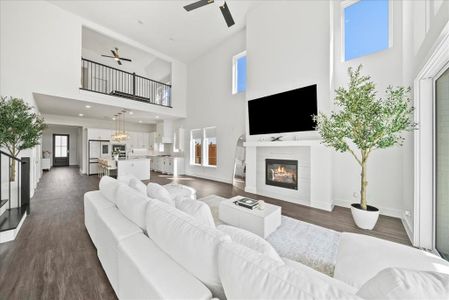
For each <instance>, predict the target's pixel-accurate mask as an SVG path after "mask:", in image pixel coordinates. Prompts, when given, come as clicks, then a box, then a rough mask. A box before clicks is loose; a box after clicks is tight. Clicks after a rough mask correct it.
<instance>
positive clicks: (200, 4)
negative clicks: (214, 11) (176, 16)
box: [184, 0, 235, 27]
mask: <svg viewBox="0 0 449 300" xmlns="http://www.w3.org/2000/svg"><path fill="white" fill-rule="evenodd" d="M212 3H214V0H200V1H197V2H194V3H191V4H189V5H186V6H184V9H185V10H187V11H191V10H194V9H197V8H200V7H203V6H205V5H208V4H212ZM220 10H221V13H222V14H223V17H224V19H225V21H226V24H227V25H228V27H231V26H232V25H234V24H235V22H234V19H233V18H232V15H231V12H230V11H229V8H228V5H227V4H226V1H225V2H223V5H221V6H220Z"/></svg>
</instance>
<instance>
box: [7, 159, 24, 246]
mask: <svg viewBox="0 0 449 300" xmlns="http://www.w3.org/2000/svg"><path fill="white" fill-rule="evenodd" d="M12 165H14V168H12V167H11V166H12ZM29 213H30V159H29V158H28V157H23V158H21V159H19V158H17V157H13V156H11V155H9V154H8V153H5V152H3V151H0V243H4V242H9V241H12V240H14V239H15V238H16V236H17V234H18V233H19V230H20V227H21V226H22V224H23V222H24V220H25V218H26V216H27V214H29Z"/></svg>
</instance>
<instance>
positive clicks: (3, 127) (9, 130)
mask: <svg viewBox="0 0 449 300" xmlns="http://www.w3.org/2000/svg"><path fill="white" fill-rule="evenodd" d="M45 128H46V125H45V124H44V119H43V118H42V117H41V116H39V115H38V114H36V113H34V112H33V108H32V107H31V106H30V105H29V104H27V103H25V102H24V101H23V100H22V99H19V98H13V97H9V98H6V97H1V98H0V147H2V148H4V149H6V150H7V151H8V152H9V154H11V155H12V156H14V157H17V156H18V155H19V152H20V151H22V150H25V149H29V148H33V147H34V146H37V145H39V141H40V138H41V136H42V131H43V130H44V129H45ZM10 172H11V178H10V180H11V181H14V180H15V177H16V164H15V163H14V161H11V165H10Z"/></svg>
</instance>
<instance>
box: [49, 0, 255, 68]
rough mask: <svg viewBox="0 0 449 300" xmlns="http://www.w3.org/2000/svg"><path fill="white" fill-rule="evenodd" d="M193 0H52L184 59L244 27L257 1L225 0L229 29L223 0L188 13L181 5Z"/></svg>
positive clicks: (190, 58)
mask: <svg viewBox="0 0 449 300" xmlns="http://www.w3.org/2000/svg"><path fill="white" fill-rule="evenodd" d="M195 1H196V0H188V1H184V0H183V1H174V0H172V1H168V0H166V1H151V0H146V1H145V0H141V1H63V0H58V1H55V0H53V1H51V2H52V3H54V4H55V5H57V6H59V7H61V8H63V9H65V10H67V11H70V12H72V13H74V14H77V15H79V16H81V17H83V18H86V19H88V20H90V21H92V22H95V23H97V24H100V25H102V26H105V27H107V28H109V29H111V30H114V31H116V32H118V33H120V34H122V35H125V36H128V37H130V38H132V39H134V40H136V41H137V42H140V43H142V44H145V45H147V46H148V47H151V48H153V49H155V50H158V51H160V52H162V53H165V54H167V55H169V56H172V57H174V58H176V59H178V60H180V61H184V62H189V61H191V60H193V59H195V58H197V57H199V56H200V55H202V54H204V53H205V52H207V50H209V49H211V48H213V47H214V46H216V45H218V44H219V43H221V42H222V41H224V40H225V39H227V38H228V37H230V36H231V35H233V34H234V33H236V32H238V31H240V30H242V29H243V28H245V26H246V14H247V12H248V11H249V10H250V9H252V8H254V7H255V6H256V5H257V1H237V0H235V1H232V0H229V1H227V4H228V6H229V10H230V11H231V13H232V16H233V18H234V20H235V23H236V24H235V25H234V26H232V27H231V28H228V27H227V26H226V23H225V21H224V19H223V16H222V14H221V11H220V8H219V6H220V5H222V3H223V1H221V0H220V1H216V2H215V3H213V4H210V5H206V6H204V7H201V8H199V9H197V10H194V11H190V12H187V11H185V10H184V8H183V6H184V5H186V4H189V3H192V2H195ZM259 2H260V1H259ZM139 21H141V22H142V23H143V24H140V23H139Z"/></svg>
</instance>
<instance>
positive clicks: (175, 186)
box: [164, 183, 196, 200]
mask: <svg viewBox="0 0 449 300" xmlns="http://www.w3.org/2000/svg"><path fill="white" fill-rule="evenodd" d="M164 188H165V189H166V190H167V191H168V192H169V193H170V196H171V198H172V199H173V200H174V199H175V198H176V197H179V196H181V197H182V198H189V199H192V200H196V190H195V189H194V188H191V187H189V186H186V185H183V184H179V183H169V184H166V185H164Z"/></svg>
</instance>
